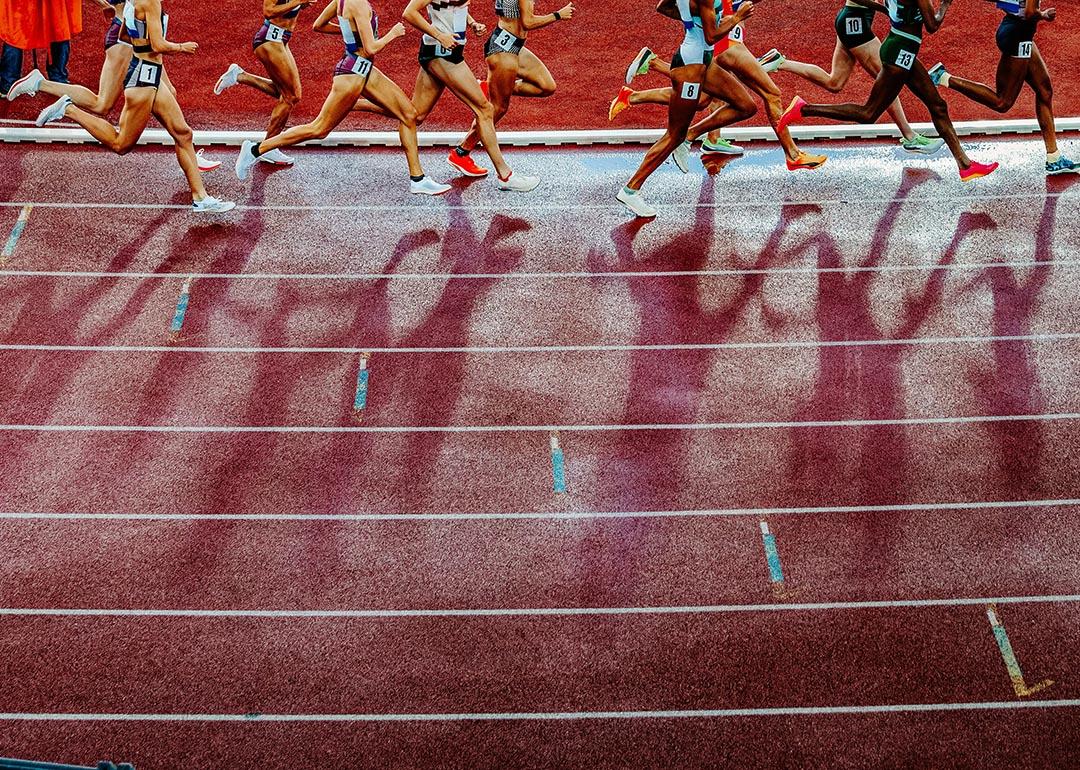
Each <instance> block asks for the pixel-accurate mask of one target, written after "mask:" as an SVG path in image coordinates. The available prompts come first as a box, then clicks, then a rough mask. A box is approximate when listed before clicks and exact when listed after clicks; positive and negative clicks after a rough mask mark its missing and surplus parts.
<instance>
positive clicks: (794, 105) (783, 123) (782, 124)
mask: <svg viewBox="0 0 1080 770" xmlns="http://www.w3.org/2000/svg"><path fill="white" fill-rule="evenodd" d="M805 106H806V99H803V98H802V97H801V96H796V97H795V98H794V99H792V100H791V104H789V105H788V108H787V109H786V110H784V114H783V115H781V116H780V120H779V121H778V122H777V124H776V130H777V131H783V130H784V129H785V128H787V127H788V125H789V124H791V123H798V122H801V121H802V119H803V114H802V108H803V107H805Z"/></svg>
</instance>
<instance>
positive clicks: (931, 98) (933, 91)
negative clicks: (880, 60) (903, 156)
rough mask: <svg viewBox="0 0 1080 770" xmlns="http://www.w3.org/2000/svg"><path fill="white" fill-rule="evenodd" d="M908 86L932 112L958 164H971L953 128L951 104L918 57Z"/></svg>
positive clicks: (965, 165)
mask: <svg viewBox="0 0 1080 770" xmlns="http://www.w3.org/2000/svg"><path fill="white" fill-rule="evenodd" d="M886 69H888V68H886ZM907 87H908V89H909V90H910V91H911V93H913V94H915V98H916V99H918V100H919V101H920V102H922V103H923V104H925V105H926V109H927V110H929V112H930V119H931V120H932V121H934V128H936V129H937V132H938V136H940V137H941V138H942V139H944V140H945V144H947V145H949V150H950V151H951V152H952V154H953V157H954V158H956V164H957V165H958V166H959V167H960V168H961V169H965V168H967V167H968V166H970V165H971V158H969V157H968V155H967V153H966V152H964V148H963V146H962V145H961V144H960V138H959V137H958V136H957V135H956V129H955V128H953V124H952V119H951V118H950V117H949V105H947V104H945V100H944V99H942V98H941V94H939V93H938V90H937V86H935V85H934V81H932V80H931V79H930V74H929V73H928V72H927V71H926V67H925V66H923V63H922V62H921V61H919V60H918V59H916V60H915V65H914V66H913V67H912V68H911V76H910V77H909V78H908V82H907Z"/></svg>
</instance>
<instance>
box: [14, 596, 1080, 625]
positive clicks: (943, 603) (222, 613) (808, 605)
mask: <svg viewBox="0 0 1080 770" xmlns="http://www.w3.org/2000/svg"><path fill="white" fill-rule="evenodd" d="M1077 602H1080V594H1061V595H1053V596H1001V597H977V598H976V597H972V598H963V597H957V598H948V599H883V600H875V601H861V602H797V603H786V604H713V605H685V606H680V605H672V606H653V607H476V608H468V607H466V608H447V609H381V610H378V609H373V610H252V609H248V610H199V609H124V608H116V609H108V608H89V607H85V608H74V607H73V608H59V607H56V608H54V607H2V608H0V617H51V618H202V619H206V618H262V619H267V620H290V619H293V620H298V619H299V620H334V619H365V618H514V617H588V616H627V615H720V614H731V613H748V612H819V611H824V610H829V611H844V610H888V609H926V608H934V607H970V606H976V605H977V606H984V605H986V604H1076V603H1077Z"/></svg>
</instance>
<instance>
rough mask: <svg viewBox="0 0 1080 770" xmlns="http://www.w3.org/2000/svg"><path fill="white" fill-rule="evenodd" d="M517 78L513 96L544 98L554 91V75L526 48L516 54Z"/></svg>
mask: <svg viewBox="0 0 1080 770" xmlns="http://www.w3.org/2000/svg"><path fill="white" fill-rule="evenodd" d="M517 76H518V80H517V82H516V83H515V84H514V96H525V97H532V98H541V99H542V98H544V97H547V96H551V95H552V94H554V93H555V89H556V87H557V86H556V83H555V77H554V76H553V75H552V74H551V71H550V70H549V69H548V68H547V65H546V64H544V62H542V61H541V60H540V57H539V56H537V55H536V54H534V53H533V52H532V51H530V50H529V49H528V48H522V49H521V54H520V55H519V56H518V70H517ZM497 108H498V105H496V109H497Z"/></svg>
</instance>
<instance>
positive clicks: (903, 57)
mask: <svg viewBox="0 0 1080 770" xmlns="http://www.w3.org/2000/svg"><path fill="white" fill-rule="evenodd" d="M914 64H915V54H913V53H912V52H911V51H901V52H900V53H898V54H897V55H896V66H897V67H900V68H902V69H906V70H909V69H911V68H912V66H914Z"/></svg>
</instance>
